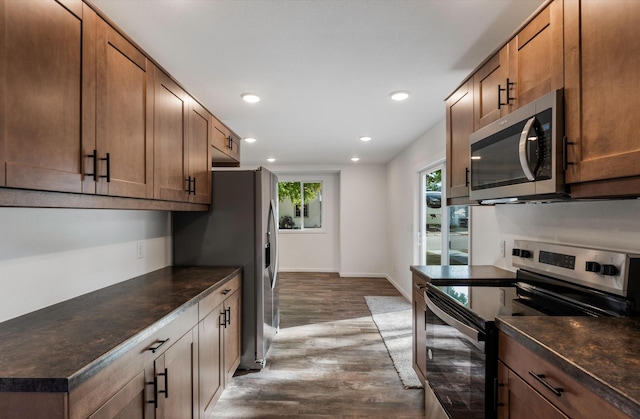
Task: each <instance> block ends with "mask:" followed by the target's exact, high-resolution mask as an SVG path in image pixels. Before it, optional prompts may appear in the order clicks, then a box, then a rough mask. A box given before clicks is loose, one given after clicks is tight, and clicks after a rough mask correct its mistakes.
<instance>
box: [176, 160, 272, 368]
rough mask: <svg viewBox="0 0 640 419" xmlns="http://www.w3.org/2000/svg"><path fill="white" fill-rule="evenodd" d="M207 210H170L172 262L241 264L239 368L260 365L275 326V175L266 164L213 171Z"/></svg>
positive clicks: (217, 264)
mask: <svg viewBox="0 0 640 419" xmlns="http://www.w3.org/2000/svg"><path fill="white" fill-rule="evenodd" d="M212 179H213V182H212V206H211V211H210V212H208V213H194V212H189V213H180V212H177V213H174V214H173V217H172V222H173V226H172V228H173V260H174V264H175V265H201V266H202V265H206V266H242V267H243V273H242V275H243V281H242V359H241V361H240V368H243V369H261V368H263V367H264V366H265V363H266V359H267V352H268V351H269V347H270V346H271V342H272V341H273V339H274V337H275V335H276V333H277V331H278V329H279V326H280V309H279V291H278V223H277V219H278V207H277V202H278V198H277V187H278V178H277V177H276V176H275V175H274V174H273V173H271V172H269V171H268V170H267V169H265V168H259V169H257V170H242V171H237V170H236V171H214V172H213V173H212Z"/></svg>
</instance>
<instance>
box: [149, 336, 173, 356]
mask: <svg viewBox="0 0 640 419" xmlns="http://www.w3.org/2000/svg"><path fill="white" fill-rule="evenodd" d="M167 342H169V338H167V339H165V340H161V341H159V343H158V345H157V346H153V347H151V348H147V350H148V351H151V353H153V354H155V353H156V352H157V351H158V349H160V348H161V347H162V345H164V344H165V343H167Z"/></svg>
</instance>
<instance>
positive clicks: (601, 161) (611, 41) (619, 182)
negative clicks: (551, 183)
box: [564, 0, 640, 198]
mask: <svg viewBox="0 0 640 419" xmlns="http://www.w3.org/2000/svg"><path fill="white" fill-rule="evenodd" d="M564 3H565V22H566V23H565V26H566V29H565V78H566V80H565V82H566V86H565V113H566V123H565V125H566V135H567V138H568V141H569V145H568V147H567V152H568V153H567V154H568V157H567V160H568V162H569V165H568V167H567V172H566V180H567V182H568V183H570V184H571V195H572V196H574V197H577V198H588V197H604V196H638V195H640V164H638V162H639V161H640V137H639V136H638V134H637V130H636V122H637V119H638V109H639V108H640V54H638V53H637V51H639V50H640V37H639V36H638V27H639V26H640V2H637V1H634V0H618V1H615V2H607V1H584V0H582V1H579V0H565V2H564Z"/></svg>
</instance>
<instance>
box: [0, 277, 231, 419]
mask: <svg viewBox="0 0 640 419" xmlns="http://www.w3.org/2000/svg"><path fill="white" fill-rule="evenodd" d="M241 283H242V276H241V274H240V273H237V274H235V275H233V276H230V277H229V278H228V279H226V280H225V281H224V282H223V283H221V284H217V285H215V289H213V290H211V289H209V290H208V291H204V292H203V293H202V294H205V296H203V297H202V298H199V300H198V302H197V303H195V304H193V303H192V304H191V305H188V304H187V306H186V307H185V306H183V307H182V308H176V310H177V311H178V312H179V313H180V314H179V315H177V317H175V318H173V319H172V320H170V321H168V322H167V323H166V324H163V325H161V326H160V327H159V328H158V324H150V325H149V326H148V327H147V328H145V329H144V330H145V331H148V330H154V329H155V331H154V332H153V333H151V334H149V335H147V334H145V332H144V331H143V332H142V333H141V334H140V335H134V336H132V337H131V338H130V339H129V340H128V341H127V342H125V343H124V344H123V346H124V347H126V349H123V346H118V347H116V348H112V349H111V350H110V351H109V352H112V353H113V352H115V353H119V355H118V357H117V359H115V360H113V361H111V362H110V363H109V364H108V365H107V366H105V367H103V368H101V369H100V370H99V371H97V372H95V373H93V374H92V375H91V377H89V378H87V379H86V381H84V382H82V383H81V384H79V385H77V386H75V387H74V388H73V389H72V390H71V391H70V392H64V391H59V392H48V393H36V392H1V391H0V418H2V419H25V418H47V419H49V418H51V419H86V418H90V419H113V418H121V419H137V418H140V419H141V418H145V419H150V418H152V419H155V418H158V419H174V418H175V419H177V418H180V419H182V418H203V419H204V418H207V417H210V415H211V412H212V411H213V408H214V407H215V404H216V402H217V401H218V399H219V397H220V395H221V393H222V391H223V389H224V387H225V385H226V384H228V382H229V380H230V379H231V377H232V376H233V374H234V373H235V370H236V368H237V367H238V365H239V362H240V336H241V327H240V325H241V315H240V313H241V311H240V309H241V300H240V296H241V295H242V291H241ZM116 315H117V314H116ZM87 321H89V322H91V321H96V319H93V318H90V317H89V318H87ZM100 321H106V322H108V321H109V319H108V318H101V319H100ZM129 344H130V345H129ZM97 364H99V363H97ZM95 367H96V366H95V365H93V364H92V365H89V366H85V367H84V369H85V370H91V369H92V368H95Z"/></svg>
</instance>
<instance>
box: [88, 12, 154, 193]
mask: <svg viewBox="0 0 640 419" xmlns="http://www.w3.org/2000/svg"><path fill="white" fill-rule="evenodd" d="M97 62H98V66H97V83H96V86H97V88H96V92H97V95H96V96H97V102H96V113H97V118H96V125H97V129H96V146H95V149H96V150H97V157H96V158H97V159H98V161H97V163H98V164H97V168H98V178H97V193H99V194H102V195H112V196H126V197H132V198H152V197H153V162H154V160H153V131H152V130H153V126H152V118H153V101H152V94H153V83H152V81H153V71H151V68H152V67H153V66H152V64H151V63H150V62H149V60H147V57H145V55H144V54H142V53H141V52H140V51H139V50H138V49H137V48H136V47H135V46H133V45H132V44H131V43H130V42H129V41H127V40H126V39H125V38H124V37H123V36H122V35H120V34H119V33H118V32H116V31H115V30H114V29H113V28H112V27H111V26H109V25H108V24H107V23H106V22H104V21H102V20H99V21H98V45H97ZM92 151H93V149H92V148H91V145H90V144H87V145H86V146H85V154H86V155H89V154H91V152H92ZM107 157H108V160H107ZM92 160H93V158H85V162H87V163H89V164H93V161H92ZM107 175H108V177H107Z"/></svg>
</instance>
